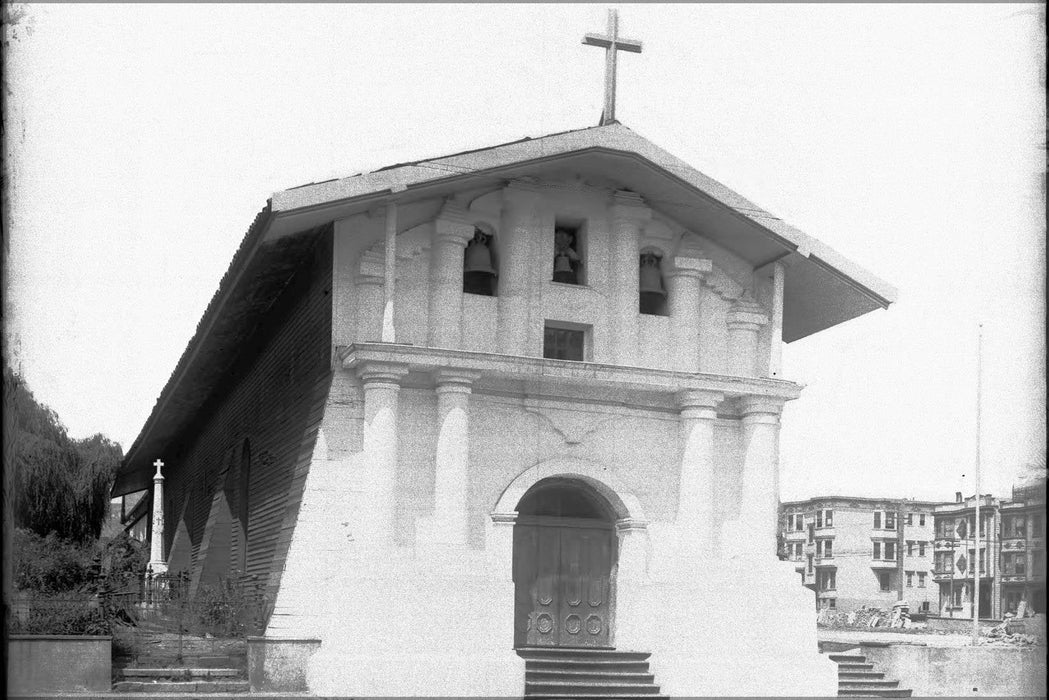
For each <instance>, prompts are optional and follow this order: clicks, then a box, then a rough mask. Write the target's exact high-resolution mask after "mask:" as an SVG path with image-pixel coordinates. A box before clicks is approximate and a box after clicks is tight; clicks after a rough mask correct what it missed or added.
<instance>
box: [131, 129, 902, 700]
mask: <svg viewBox="0 0 1049 700" xmlns="http://www.w3.org/2000/svg"><path fill="white" fill-rule="evenodd" d="M894 296H895V292H894V290H892V289H891V288H890V287H889V286H887V285H886V284H885V283H883V282H881V281H879V280H878V279H877V278H875V277H873V276H872V275H870V274H869V273H867V272H865V271H863V270H862V269H860V268H858V267H857V266H855V265H853V264H851V263H849V262H848V261H847V260H845V259H843V258H842V257H841V256H840V255H838V254H837V253H835V252H834V251H833V250H831V249H829V248H827V247H826V246H824V245H822V244H820V243H819V242H818V241H815V240H814V239H812V238H810V237H808V236H806V235H805V234H804V233H802V232H800V231H798V230H796V229H794V228H792V227H790V226H788V225H786V224H784V223H783V222H782V221H780V220H779V219H777V218H775V217H774V216H772V215H770V214H768V213H766V212H763V211H762V210H761V209H760V208H758V207H757V206H756V205H754V204H752V203H750V202H748V201H747V200H745V199H743V198H742V197H740V196H739V195H737V194H735V193H734V192H732V191H730V190H728V189H727V188H726V187H724V186H723V185H721V184H720V183H717V182H715V181H713V180H711V179H709V178H707V177H705V176H704V175H702V174H701V173H698V172H697V171H695V170H694V169H692V168H691V167H690V166H688V165H687V164H685V163H683V162H682V161H680V160H678V159H676V158H674V157H673V156H671V155H670V154H668V153H666V152H665V151H662V150H661V149H659V148H658V147H656V146H654V145H653V144H651V143H650V142H648V141H647V140H645V139H644V138H642V137H640V136H638V135H637V134H636V133H634V132H633V131H631V130H630V129H628V128H626V127H625V126H622V125H621V124H618V123H612V124H608V125H605V126H600V127H595V128H591V129H584V130H580V131H572V132H566V133H562V134H554V135H550V136H545V137H542V138H537V139H525V140H523V141H518V142H514V143H509V144H504V145H501V146H495V147H492V148H488V149H483V150H479V151H473V152H469V153H464V154H458V155H453V156H448V157H445V158H438V159H433V160H429V161H422V162H418V163H411V164H405V165H399V166H394V167H391V168H387V169H384V170H380V171H376V172H373V173H364V174H360V175H355V176H352V177H349V178H344V179H340V180H334V181H329V182H324V183H318V184H311V185H306V186H303V187H299V188H295V189H292V190H287V191H284V192H280V193H277V194H275V195H274V196H273V198H272V199H271V200H270V202H269V204H268V205H267V208H266V209H265V210H264V211H263V212H262V213H261V214H260V215H259V217H258V218H257V219H256V221H255V223H254V224H253V226H252V228H251V230H249V232H248V235H247V236H246V237H245V240H244V243H243V244H242V246H241V248H240V250H239V251H238V253H237V255H236V257H235V258H234V261H233V263H232V264H231V266H230V270H229V272H228V273H227V275H226V277H225V278H224V279H223V282H222V284H221V286H220V289H219V291H218V293H217V294H216V296H215V298H214V300H213V301H212V303H211V305H210V306H209V308H208V310H207V311H206V313H205V316H204V318H203V319H202V321H201V323H200V326H199V327H198V330H197V333H196V335H195V337H194V338H193V340H192V341H191V342H190V345H189V347H188V348H187V350H186V353H185V354H184V356H183V358H182V360H181V361H180V363H179V365H178V367H177V368H176V370H175V372H174V373H173V375H172V378H171V379H170V380H169V382H168V384H167V386H166V387H165V389H164V391H163V393H162V394H161V397H160V399H159V400H158V402H157V406H156V407H155V409H154V412H153V414H152V415H151V417H150V419H149V420H148V421H147V423H146V426H145V427H144V429H143V432H142V433H141V435H140V436H139V438H138V440H137V441H136V443H135V444H134V445H133V446H132V448H131V449H130V450H129V453H128V456H127V458H126V460H125V463H124V465H123V467H122V470H121V474H120V476H119V477H118V482H117V485H116V487H115V489H114V493H116V494H119V493H121V492H129V491H133V490H136V489H141V488H148V485H149V483H150V478H151V476H152V470H151V469H150V466H149V465H150V464H151V463H152V461H153V460H154V459H156V458H158V457H162V458H163V459H164V461H165V462H166V463H167V465H168V466H167V467H166V468H165V474H164V476H165V478H166V479H165V485H164V486H165V488H164V496H163V505H164V512H165V513H166V520H165V522H166V524H165V526H164V528H163V530H164V531H163V533H154V536H155V537H156V536H160V537H162V538H163V540H162V541H163V544H164V547H163V549H164V552H165V553H166V554H165V556H166V559H167V563H168V566H169V568H170V569H171V570H184V571H186V572H188V573H189V575H190V580H191V584H192V585H193V586H200V585H206V584H208V583H209V582H214V581H217V580H220V579H221V578H223V577H226V576H231V575H234V574H237V575H240V574H247V575H253V576H255V577H258V578H260V579H261V580H263V581H264V582H265V583H266V586H267V590H268V592H269V595H270V599H271V600H272V602H273V611H272V614H271V615H270V617H269V622H268V626H267V629H266V633H265V639H266V640H270V641H272V643H273V648H278V647H279V646H280V644H279V643H280V640H285V641H287V642H288V643H289V645H290V647H289V648H291V647H294V645H295V643H297V642H302V641H303V640H308V641H306V642H303V646H302V647H301V648H302V649H306V650H307V651H305V652H302V653H297V654H292V656H291V657H288V656H281V655H280V654H279V653H277V654H273V655H272V658H270V657H267V661H266V662H265V663H266V664H270V665H271V666H272V668H270V669H269V671H270V672H271V673H270V676H269V677H272V678H279V677H280V676H281V674H284V673H288V668H287V667H288V664H289V663H291V664H297V665H298V671H295V669H292V675H295V673H296V672H298V673H299V675H300V676H301V677H302V678H304V679H305V680H306V683H307V685H308V687H309V690H310V691H311V692H315V693H319V694H329V695H335V694H337V695H445V696H451V695H498V696H515V695H516V696H521V695H523V694H527V695H542V694H556V695H563V694H569V695H571V694H572V693H573V692H576V693H579V692H582V693H584V694H586V695H588V696H593V695H594V694H595V693H596V692H598V691H600V690H602V689H604V690H607V691H609V692H612V693H615V692H629V690H630V688H629V687H626V686H622V683H625V682H627V681H628V680H629V682H640V681H638V678H641V676H640V675H638V674H634V676H636V677H631V678H629V679H628V678H627V677H628V676H630V675H631V674H629V673H626V675H624V674H623V673H621V674H619V675H618V676H615V677H614V678H613V677H610V678H612V680H609V679H607V678H601V677H599V676H595V675H593V674H591V675H587V676H585V677H586V679H587V681H586V683H590V684H591V685H587V684H586V683H584V682H583V681H574V680H572V676H571V675H564V674H562V675H560V676H558V675H557V674H553V675H551V672H549V671H544V668H546V669H550V668H553V666H550V665H548V666H546V667H544V666H543V663H547V664H549V663H552V662H551V659H568V660H572V659H575V662H580V661H579V660H580V659H584V660H587V659H588V660H590V662H594V661H595V660H601V659H606V660H614V659H616V658H621V659H633V658H634V657H629V656H620V657H617V656H616V654H621V655H622V654H626V653H627V652H631V653H640V654H641V655H640V656H637V657H636V658H637V659H641V658H642V656H643V657H644V659H645V660H646V662H647V669H648V670H647V675H645V678H646V679H647V680H648V681H649V685H648V686H646V687H648V688H649V690H645V691H642V690H638V691H637V692H639V693H641V692H655V690H654V689H653V688H654V687H655V686H658V688H659V689H660V690H659V692H662V693H668V694H671V695H707V694H718V695H733V694H734V695H765V694H770V693H771V694H776V695H802V694H816V695H830V694H833V693H834V692H835V688H836V682H837V679H836V670H835V668H834V664H833V663H832V662H830V661H829V660H827V659H826V658H825V657H821V656H820V655H819V654H818V653H817V650H816V639H815V634H816V630H815V623H814V619H813V613H812V606H811V600H810V596H809V594H808V592H807V591H804V590H803V589H800V587H798V586H797V583H796V578H795V577H796V574H795V572H794V570H793V564H791V563H790V562H786V561H780V560H779V559H778V558H777V551H776V535H777V509H778V506H779V502H778V440H779V432H780V429H781V414H782V410H783V407H784V405H785V403H786V402H788V401H791V400H794V399H796V398H798V397H799V395H800V393H801V387H800V386H799V385H797V384H795V383H792V382H790V381H788V380H786V379H784V378H783V377H782V376H781V371H780V362H779V351H780V347H781V345H782V342H790V341H793V340H796V339H799V338H803V337H805V336H808V335H810V334H812V333H816V332H819V331H821V330H823V329H825V328H828V327H830V326H833V325H835V324H837V323H840V322H843V321H846V320H848V319H850V318H854V317H856V316H858V315H861V314H864V313H867V312H869V311H871V310H874V309H878V308H885V307H887V306H888V305H889V304H890V303H891V302H892V301H893V300H894ZM747 581H751V582H760V583H761V585H760V586H753V585H750V586H748V585H741V582H747ZM759 591H760V593H759ZM558 654H562V656H560V657H559V656H558ZM573 655H574V656H573ZM587 655H589V656H587ZM289 658H291V659H292V660H291V661H289ZM536 659H538V660H539V661H538V662H536V661H535V660H536ZM580 663H581V662H580ZM564 667H565V664H561V666H560V668H564ZM587 668H599V664H598V665H594V663H591V665H590V666H587ZM624 673H625V672H624ZM653 677H654V678H653ZM617 684H618V685H617ZM624 687H626V690H624ZM595 689H596V690H595Z"/></svg>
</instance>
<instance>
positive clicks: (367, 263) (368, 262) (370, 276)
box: [354, 249, 386, 343]
mask: <svg viewBox="0 0 1049 700" xmlns="http://www.w3.org/2000/svg"><path fill="white" fill-rule="evenodd" d="M384 267H385V263H384V259H383V253H382V251H381V250H374V249H368V250H366V251H364V252H363V253H361V262H360V267H359V269H358V271H357V280H356V282H355V284H354V288H355V290H356V292H357V334H356V338H355V340H357V341H361V342H375V343H377V342H379V341H381V340H382V317H383V307H384V306H385V303H386V299H385V292H384V291H383V277H384Z"/></svg>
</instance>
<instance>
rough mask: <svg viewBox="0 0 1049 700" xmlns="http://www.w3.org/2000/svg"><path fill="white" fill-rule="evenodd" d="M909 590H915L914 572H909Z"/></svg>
mask: <svg viewBox="0 0 1049 700" xmlns="http://www.w3.org/2000/svg"><path fill="white" fill-rule="evenodd" d="M907 588H914V572H913V571H908V572H907Z"/></svg>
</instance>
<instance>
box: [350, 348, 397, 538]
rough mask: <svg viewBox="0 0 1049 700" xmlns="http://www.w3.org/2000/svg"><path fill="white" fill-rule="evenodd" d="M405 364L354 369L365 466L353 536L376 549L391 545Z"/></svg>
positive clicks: (380, 363)
mask: <svg viewBox="0 0 1049 700" xmlns="http://www.w3.org/2000/svg"><path fill="white" fill-rule="evenodd" d="M407 373H408V367H407V366H406V365H402V364H397V363H392V362H368V363H365V364H363V365H361V366H360V367H358V368H357V376H358V377H359V378H360V380H361V385H362V387H363V389H364V455H365V456H364V465H363V468H362V469H361V473H360V474H358V475H357V476H358V478H360V479H361V491H362V492H363V495H364V500H363V503H362V505H363V506H364V507H363V508H362V509H361V512H360V520H359V523H360V525H359V527H360V529H361V531H360V532H359V533H357V534H356V535H355V537H356V538H357V539H358V540H360V541H361V542H363V543H372V544H376V545H378V546H390V545H392V544H393V541H394V539H393V537H394V535H393V533H394V525H395V523H394V514H395V510H396V505H397V407H398V399H399V395H400V390H401V384H400V381H401V378H402V377H403V376H404V375H406V374H407Z"/></svg>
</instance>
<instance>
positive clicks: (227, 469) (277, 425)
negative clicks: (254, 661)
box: [165, 228, 332, 591]
mask: <svg viewBox="0 0 1049 700" xmlns="http://www.w3.org/2000/svg"><path fill="white" fill-rule="evenodd" d="M331 241H332V237H331V231H330V228H329V229H328V230H327V231H325V232H323V233H321V234H319V235H318V240H317V245H316V248H315V250H314V254H313V256H312V259H311V260H308V261H307V262H306V263H305V264H304V265H303V266H302V267H301V268H300V269H299V270H298V271H297V272H296V273H295V275H294V277H293V278H292V279H291V281H290V282H289V283H288V286H287V288H286V289H285V290H284V292H283V293H282V294H281V296H280V298H279V299H278V300H277V301H276V302H275V303H274V305H273V307H272V308H271V310H270V311H269V313H268V314H267V315H266V321H265V322H264V323H263V324H260V326H259V327H258V329H257V330H256V332H255V334H254V335H253V336H252V337H251V338H250V339H249V340H248V341H247V342H246V343H245V347H244V348H243V350H242V351H241V356H240V358H239V359H238V361H237V362H236V364H235V366H234V369H233V370H232V371H231V372H230V373H229V375H228V377H227V379H226V381H225V382H224V383H223V384H222V385H221V386H219V387H218V388H217V389H216V392H215V394H214V395H213V396H212V398H211V399H210V400H209V401H208V402H207V403H206V404H205V405H204V407H203V409H202V410H201V411H200V412H199V413H198V419H197V420H196V421H194V423H193V425H192V426H191V427H190V428H189V429H188V430H187V431H185V432H184V433H183V434H182V435H181V436H180V440H179V443H178V445H177V446H173V447H174V448H175V452H176V457H177V458H176V460H175V464H174V465H172V466H173V469H171V473H170V474H168V479H167V483H166V486H167V491H166V496H167V497H166V499H165V500H167V501H168V504H167V510H166V512H168V513H173V514H174V513H180V512H182V507H183V503H184V502H185V501H186V499H188V504H187V505H188V507H187V508H186V520H187V527H188V529H189V533H190V540H191V542H192V550H193V559H194V566H195V567H196V566H199V565H200V562H199V561H197V559H198V556H199V550H200V545H201V541H202V540H203V536H204V528H205V526H206V524H207V521H208V515H209V511H210V510H211V506H212V500H213V499H212V497H213V495H214V494H215V491H216V489H225V490H226V492H227V494H228V495H227V497H228V499H229V503H230V509H231V511H232V513H233V516H234V522H235V523H236V519H237V512H238V509H239V500H240V498H242V497H243V494H242V493H240V490H241V489H240V469H241V461H242V450H243V444H244V441H245V439H247V441H248V444H249V449H250V470H249V474H250V478H249V484H248V548H247V555H246V569H247V571H246V573H248V574H254V575H257V576H258V577H259V578H260V579H262V580H264V581H266V583H267V586H268V588H270V589H271V591H272V590H275V588H276V586H277V584H278V582H279V577H280V573H281V570H282V569H283V565H284V557H285V556H286V554H287V543H286V541H285V538H286V537H290V533H289V532H288V531H289V528H293V527H294V523H295V519H296V516H297V513H298V505H299V502H300V500H301V495H302V485H303V483H304V481H305V476H306V472H307V471H308V469H309V461H310V456H311V455H312V452H313V445H314V442H315V440H316V436H317V429H318V428H319V427H320V423H321V419H322V417H323V413H324V403H325V400H326V398H327V392H328V387H329V385H330V382H331V272H332V243H331ZM179 448H181V449H179ZM176 527H177V522H172V523H171V525H170V526H169V527H167V528H166V530H167V532H166V533H165V534H166V535H167V543H166V545H167V546H168V547H170V545H171V539H172V537H173V535H174V532H175V529H176ZM239 540H240V537H239V533H238V532H237V527H236V525H234V533H233V547H232V553H231V567H236V566H237V552H238V547H239V546H240V541H239Z"/></svg>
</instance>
